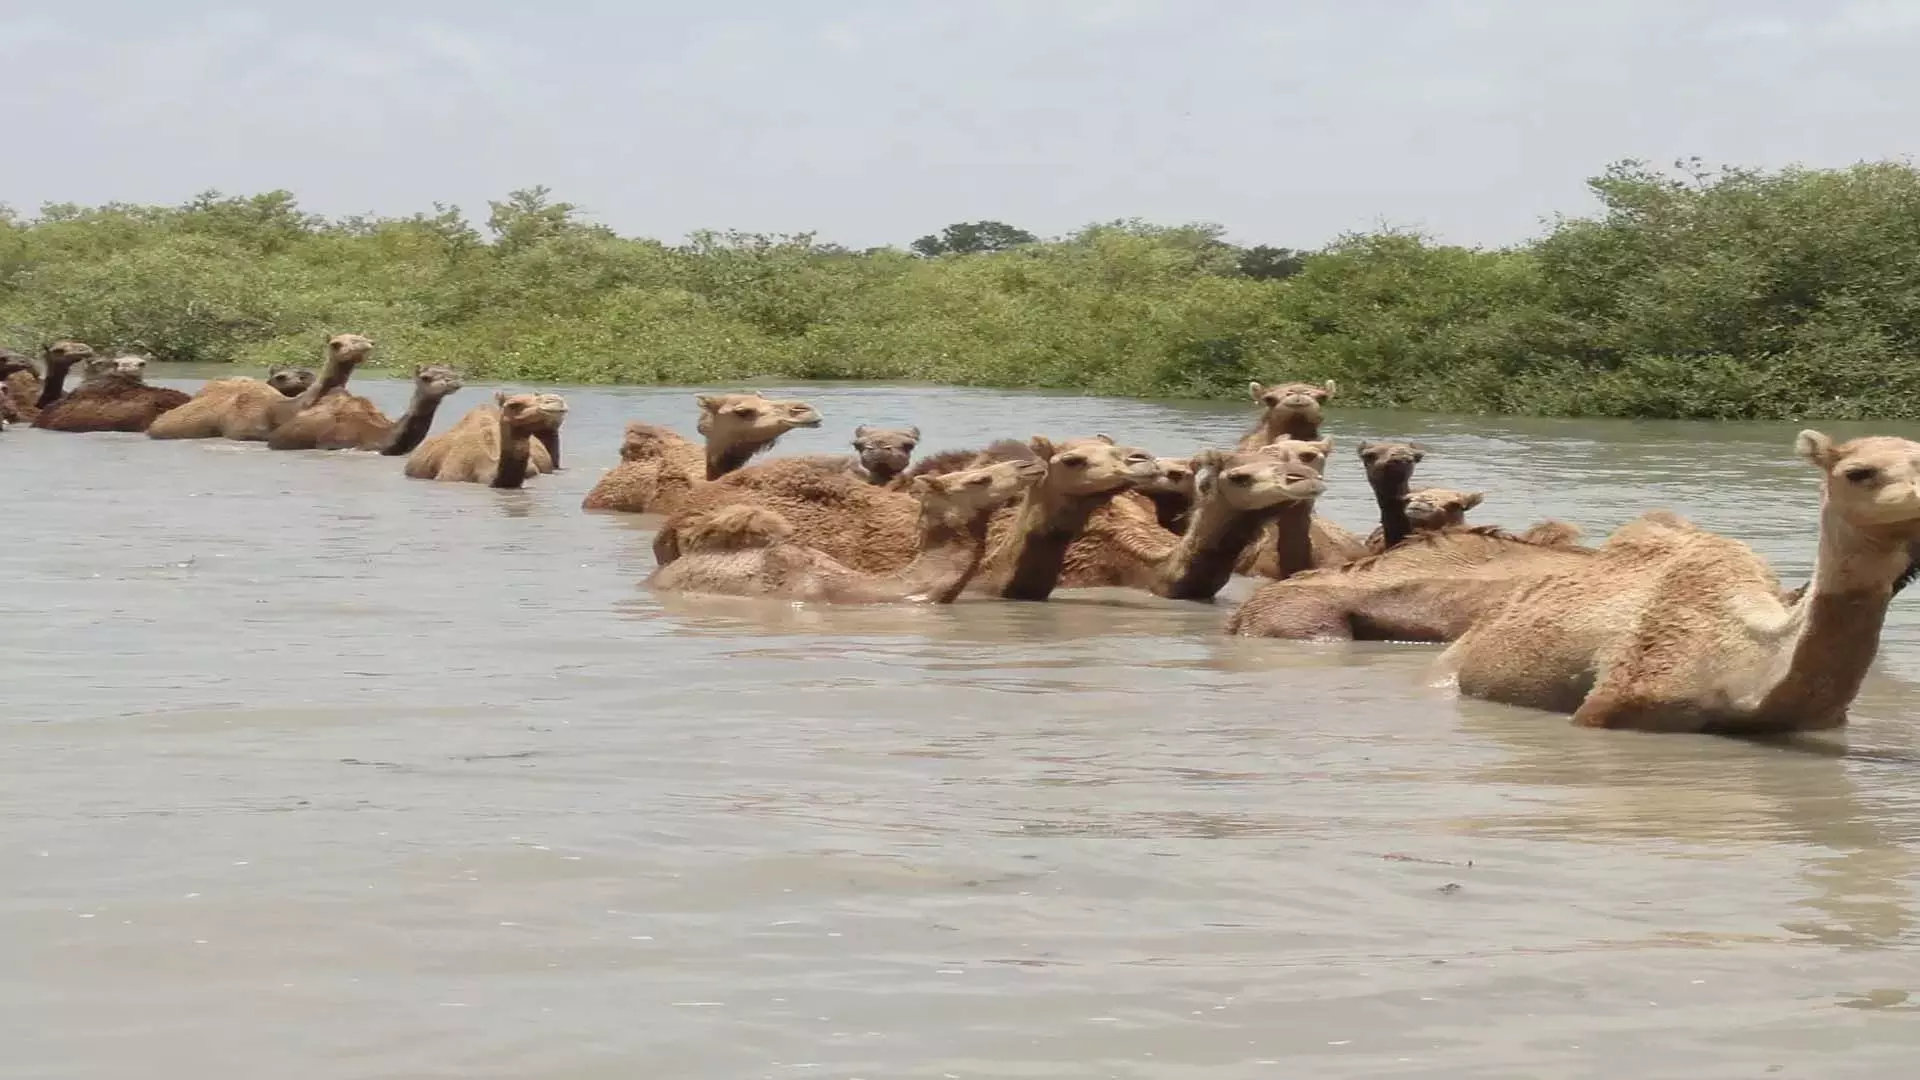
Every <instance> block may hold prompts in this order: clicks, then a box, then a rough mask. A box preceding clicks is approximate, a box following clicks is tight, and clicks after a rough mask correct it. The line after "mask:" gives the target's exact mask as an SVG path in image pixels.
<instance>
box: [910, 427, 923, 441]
mask: <svg viewBox="0 0 1920 1080" xmlns="http://www.w3.org/2000/svg"><path fill="white" fill-rule="evenodd" d="M907 438H909V439H912V440H913V441H914V442H919V441H920V429H919V428H918V427H910V428H908V429H907Z"/></svg>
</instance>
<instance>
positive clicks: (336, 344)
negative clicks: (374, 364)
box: [327, 334, 373, 371]
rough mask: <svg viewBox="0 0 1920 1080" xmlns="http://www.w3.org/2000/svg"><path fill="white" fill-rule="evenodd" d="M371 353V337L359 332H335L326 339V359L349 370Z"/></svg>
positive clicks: (364, 360) (363, 361) (361, 362)
mask: <svg viewBox="0 0 1920 1080" xmlns="http://www.w3.org/2000/svg"><path fill="white" fill-rule="evenodd" d="M371 355H373V339H372V338H370V337H365V336H362V335H360V334H335V335H333V336H332V337H330V338H328V339H327V359H328V360H329V361H332V362H335V363H339V364H342V365H344V366H345V367H346V368H347V370H349V371H351V370H353V369H354V368H356V367H359V366H360V365H361V364H363V363H365V362H366V359H367V357H369V356H371Z"/></svg>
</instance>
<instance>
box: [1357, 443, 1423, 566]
mask: <svg viewBox="0 0 1920 1080" xmlns="http://www.w3.org/2000/svg"><path fill="white" fill-rule="evenodd" d="M1426 456H1427V449H1426V447H1424V446H1421V445H1419V444H1418V443H1401V442H1371V441H1369V442H1363V443H1361V444H1360V464H1361V466H1362V467H1363V468H1364V469H1365V470H1366V473H1367V486H1368V487H1370V488H1372V489H1373V501H1374V504H1375V505H1376V506H1378V507H1379V508H1380V524H1379V526H1378V527H1376V528H1375V529H1374V530H1373V532H1372V533H1371V534H1370V535H1369V536H1368V537H1367V539H1366V546H1367V551H1368V552H1369V553H1371V554H1374V555H1378V554H1379V553H1381V552H1383V551H1385V550H1387V549H1388V548H1390V547H1392V546H1394V545H1395V544H1398V543H1399V542H1400V541H1402V540H1405V539H1406V538H1407V537H1408V535H1409V534H1411V533H1412V532H1413V522H1412V520H1411V519H1410V518H1409V516H1408V509H1407V495H1408V492H1409V491H1410V489H1411V487H1412V481H1413V467H1414V466H1416V465H1418V464H1420V462H1421V461H1422V460H1424V459H1425V458H1426Z"/></svg>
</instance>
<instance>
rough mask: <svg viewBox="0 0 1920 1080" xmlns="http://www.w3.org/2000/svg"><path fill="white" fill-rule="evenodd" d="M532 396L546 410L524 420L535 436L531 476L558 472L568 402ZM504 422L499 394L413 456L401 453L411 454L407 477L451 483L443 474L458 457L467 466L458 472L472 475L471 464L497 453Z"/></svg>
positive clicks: (556, 397)
mask: <svg viewBox="0 0 1920 1080" xmlns="http://www.w3.org/2000/svg"><path fill="white" fill-rule="evenodd" d="M532 396H533V397H535V398H537V399H538V400H539V401H540V402H541V403H542V407H541V408H538V409H534V410H532V411H530V412H528V413H527V414H526V415H525V416H523V417H522V418H521V420H522V422H523V423H524V424H526V425H530V426H529V427H528V429H527V430H528V432H529V434H531V435H532V436H533V445H532V446H531V447H529V450H528V457H527V467H528V469H529V470H530V475H532V474H539V473H550V472H557V471H559V469H560V427H561V424H562V423H563V422H564V421H565V420H566V418H567V402H566V399H565V398H563V397H561V396H560V395H559V394H548V393H536V394H533V395H532ZM500 421H501V411H500V401H499V395H498V394H496V395H495V396H494V400H493V401H488V402H483V403H481V404H479V405H475V406H474V407H473V408H472V409H470V410H468V411H467V414H466V415H465V416H462V417H461V418H460V419H459V421H458V422H457V423H455V424H454V425H453V426H452V427H450V428H448V429H447V430H445V431H442V432H441V433H440V434H438V435H434V436H430V437H429V438H427V439H426V440H425V441H423V442H421V443H420V445H419V446H418V447H416V448H414V449H413V450H412V451H411V452H410V453H409V452H406V451H400V452H402V453H407V454H408V456H407V464H406V473H407V475H408V476H411V477H413V478H414V479H416V480H444V479H447V478H448V477H445V476H442V475H441V473H442V472H443V471H445V469H446V463H447V460H448V458H449V457H450V456H458V457H460V458H462V459H464V461H465V462H466V463H463V464H456V465H455V466H454V471H455V472H467V471H471V462H473V461H475V460H479V458H484V457H486V456H487V455H490V454H492V453H494V450H493V447H494V446H495V445H496V440H497V439H498V437H499V434H500ZM476 455H479V457H478V458H477V457H476Z"/></svg>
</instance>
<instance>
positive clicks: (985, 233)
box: [912, 221, 1040, 259]
mask: <svg viewBox="0 0 1920 1080" xmlns="http://www.w3.org/2000/svg"><path fill="white" fill-rule="evenodd" d="M1039 239H1040V238H1039V237H1037V236H1035V235H1033V234H1032V233H1030V232H1028V231H1027V230H1025V229H1016V228H1014V227H1013V226H1012V225H1008V224H1006V223H1005V222H1002V221H963V222H960V223H957V224H954V225H949V226H947V227H946V228H944V229H942V230H940V233H939V235H937V236H936V235H927V236H923V237H921V238H920V239H918V240H915V241H914V242H913V244H912V247H913V250H914V253H915V254H918V255H924V256H926V257H927V258H929V259H931V258H933V257H935V256H938V255H979V254H982V253H985V252H990V251H1006V250H1008V249H1009V248H1016V247H1019V246H1020V245H1021V244H1031V243H1034V242H1035V241H1037V240H1039Z"/></svg>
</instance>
